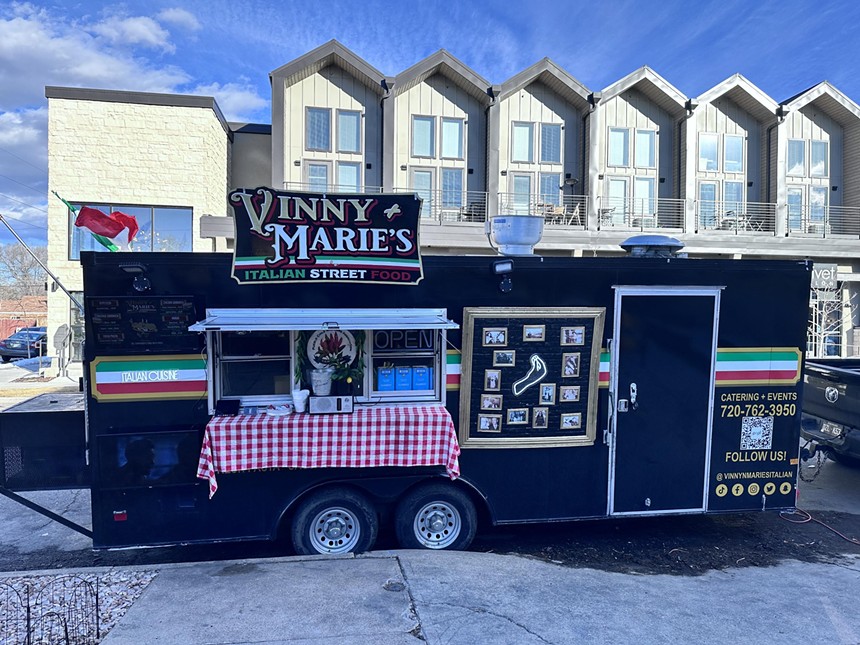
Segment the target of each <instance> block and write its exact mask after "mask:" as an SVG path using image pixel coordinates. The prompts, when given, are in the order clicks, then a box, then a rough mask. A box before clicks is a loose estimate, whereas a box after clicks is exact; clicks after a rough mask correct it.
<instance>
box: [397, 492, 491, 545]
mask: <svg viewBox="0 0 860 645" xmlns="http://www.w3.org/2000/svg"><path fill="white" fill-rule="evenodd" d="M477 527H478V514H477V512H476V511H475V505H474V504H473V503H472V500H471V499H470V498H469V496H468V495H466V493H464V492H463V491H461V490H459V489H458V488H454V487H453V486H450V485H445V484H431V485H428V486H422V487H421V488H418V489H417V490H414V491H412V492H411V493H409V494H407V495H406V497H404V498H403V499H402V500H401V501H400V504H398V506H397V511H396V514H395V516H394V528H395V531H396V533H397V541H398V543H399V544H400V546H401V547H403V548H404V549H449V550H452V551H462V550H465V549H467V548H469V545H470V544H471V543H472V540H473V539H474V538H475V531H476V530H477Z"/></svg>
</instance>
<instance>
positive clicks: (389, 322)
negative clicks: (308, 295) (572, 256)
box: [189, 309, 458, 411]
mask: <svg viewBox="0 0 860 645" xmlns="http://www.w3.org/2000/svg"><path fill="white" fill-rule="evenodd" d="M206 314H207V317H206V319H205V320H202V321H200V322H198V323H195V324H194V325H192V326H191V327H190V328H189V329H190V330H191V331H199V332H206V333H207V345H208V347H209V348H210V352H211V353H212V354H213V355H214V360H213V361H211V362H210V364H211V365H212V368H211V371H210V381H211V383H212V386H213V387H211V388H210V402H209V404H210V411H212V410H213V409H214V401H215V400H218V399H239V400H240V401H241V403H242V405H243V406H244V405H247V406H253V405H261V404H268V403H281V402H284V401H288V400H289V399H290V397H291V393H292V392H293V391H294V390H296V389H310V388H311V387H312V386H311V383H312V372H313V371H314V370H321V369H325V368H331V372H332V377H333V379H334V383H335V387H334V388H333V392H332V393H337V394H347V395H353V396H355V397H356V399H357V400H358V401H359V402H368V403H370V402H398V401H402V402H407V401H441V400H442V396H443V394H444V388H443V387H442V383H443V382H444V380H443V379H444V377H445V374H444V371H445V362H444V360H442V357H443V356H444V348H445V339H446V330H448V329H457V328H458V325H457V324H456V323H455V322H453V321H451V320H449V319H448V317H447V313H446V311H445V310H444V309H210V310H207V312H206Z"/></svg>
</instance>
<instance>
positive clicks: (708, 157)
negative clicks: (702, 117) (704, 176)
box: [699, 132, 720, 171]
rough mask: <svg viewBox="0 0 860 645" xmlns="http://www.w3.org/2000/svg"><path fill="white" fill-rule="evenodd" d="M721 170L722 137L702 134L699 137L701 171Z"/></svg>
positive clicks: (706, 133)
mask: <svg viewBox="0 0 860 645" xmlns="http://www.w3.org/2000/svg"><path fill="white" fill-rule="evenodd" d="M719 169H720V135H718V134H713V133H710V132H702V133H701V134H700V135H699V170H700V171H710V170H719Z"/></svg>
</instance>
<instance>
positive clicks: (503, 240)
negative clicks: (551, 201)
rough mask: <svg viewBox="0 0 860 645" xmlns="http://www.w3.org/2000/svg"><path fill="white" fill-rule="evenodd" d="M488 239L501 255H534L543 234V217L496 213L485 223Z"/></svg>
mask: <svg viewBox="0 0 860 645" xmlns="http://www.w3.org/2000/svg"><path fill="white" fill-rule="evenodd" d="M484 227H485V228H484V230H485V232H486V233H487V239H489V241H490V246H492V247H493V248H494V249H495V250H496V251H497V252H498V253H499V254H501V255H534V248H535V245H536V244H537V243H538V242H540V238H541V237H542V236H543V217H540V216H537V215H496V216H494V217H490V218H489V219H488V220H487V222H486V223H485V224H484Z"/></svg>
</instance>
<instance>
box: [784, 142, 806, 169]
mask: <svg viewBox="0 0 860 645" xmlns="http://www.w3.org/2000/svg"><path fill="white" fill-rule="evenodd" d="M785 167H786V171H785V174H787V175H789V176H791V177H803V176H805V175H806V141H804V140H803V139H789V140H788V155H787V157H786V163H785Z"/></svg>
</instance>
